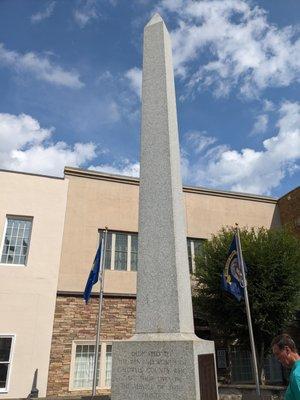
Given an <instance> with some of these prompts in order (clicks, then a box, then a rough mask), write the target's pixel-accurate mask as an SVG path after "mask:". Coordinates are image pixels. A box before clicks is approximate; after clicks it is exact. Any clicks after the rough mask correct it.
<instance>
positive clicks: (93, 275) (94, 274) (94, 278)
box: [83, 240, 102, 304]
mask: <svg viewBox="0 0 300 400" xmlns="http://www.w3.org/2000/svg"><path fill="white" fill-rule="evenodd" d="M101 247H102V240H101V242H100V244H99V247H98V250H97V253H96V256H95V259H94V262H93V267H92V269H91V272H90V274H89V277H88V280H87V282H86V285H85V289H84V293H83V298H84V300H85V302H86V304H87V303H88V301H89V299H90V297H91V293H92V288H93V286H94V285H95V283H97V282H98V280H99V272H100V263H101Z"/></svg>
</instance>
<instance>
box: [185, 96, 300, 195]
mask: <svg viewBox="0 0 300 400" xmlns="http://www.w3.org/2000/svg"><path fill="white" fill-rule="evenodd" d="M277 128H278V133H277V135H275V136H273V137H271V138H269V139H266V140H264V141H263V143H262V150H261V151H256V150H253V149H250V148H244V149H242V150H241V151H237V150H231V149H228V148H226V147H225V148H222V146H221V147H220V146H216V147H212V149H210V151H208V152H207V153H206V155H205V157H202V158H201V159H199V160H198V161H196V162H195V163H191V162H190V164H189V166H188V170H189V178H190V179H192V180H193V181H194V183H195V184H197V185H204V186H213V187H219V188H220V187H221V188H225V189H230V190H235V191H240V192H250V193H258V194H270V193H271V191H272V189H273V188H275V187H277V186H278V185H279V184H280V182H281V181H282V179H283V178H284V177H285V176H286V175H287V174H292V173H294V172H295V171H297V170H298V169H299V167H298V165H297V161H298V160H299V158H300V103H292V102H284V103H283V104H282V105H281V107H280V110H279V119H278V123H277Z"/></svg>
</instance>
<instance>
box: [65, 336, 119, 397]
mask: <svg viewBox="0 0 300 400" xmlns="http://www.w3.org/2000/svg"><path fill="white" fill-rule="evenodd" d="M77 345H80V346H84V345H93V346H95V345H96V342H95V340H74V341H73V342H72V354H71V367H70V379H69V392H75V391H84V390H91V389H92V388H91V387H85V388H83V387H82V388H77V387H74V374H75V357H76V347H77ZM111 345H112V341H107V342H106V341H103V342H100V346H101V350H100V357H99V360H98V362H99V373H100V377H99V378H100V379H99V381H98V385H97V389H110V386H106V385H105V383H106V382H105V381H106V347H107V346H111ZM99 383H100V385H99Z"/></svg>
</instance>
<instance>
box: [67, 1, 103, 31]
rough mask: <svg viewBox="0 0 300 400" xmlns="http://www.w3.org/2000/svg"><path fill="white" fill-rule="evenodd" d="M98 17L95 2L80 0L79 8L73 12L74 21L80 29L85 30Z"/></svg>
mask: <svg viewBox="0 0 300 400" xmlns="http://www.w3.org/2000/svg"><path fill="white" fill-rule="evenodd" d="M100 15H101V14H100V12H99V9H98V7H97V1H96V0H81V2H80V5H79V7H77V8H76V9H75V10H74V12H73V16H74V20H75V22H76V23H77V24H78V25H79V27H80V28H85V27H86V26H87V25H88V24H89V23H91V22H92V21H93V20H96V19H98V18H99V17H100Z"/></svg>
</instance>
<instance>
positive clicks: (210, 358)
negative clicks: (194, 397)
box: [198, 354, 218, 400]
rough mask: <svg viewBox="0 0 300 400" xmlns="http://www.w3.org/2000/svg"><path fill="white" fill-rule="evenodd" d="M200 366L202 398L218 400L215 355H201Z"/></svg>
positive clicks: (199, 358) (202, 399) (204, 399)
mask: <svg viewBox="0 0 300 400" xmlns="http://www.w3.org/2000/svg"><path fill="white" fill-rule="evenodd" d="M198 368H199V382H200V394H201V397H200V398H201V400H218V396H217V390H216V374H215V360H214V355H213V354H201V355H199V356H198Z"/></svg>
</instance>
